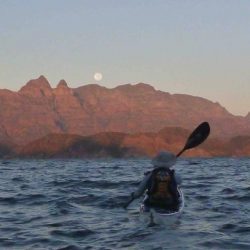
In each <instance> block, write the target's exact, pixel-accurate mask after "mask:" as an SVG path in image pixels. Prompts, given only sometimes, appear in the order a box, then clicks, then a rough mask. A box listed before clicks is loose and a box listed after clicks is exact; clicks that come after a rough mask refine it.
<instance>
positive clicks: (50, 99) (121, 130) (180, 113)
mask: <svg viewBox="0 0 250 250" xmlns="http://www.w3.org/2000/svg"><path fill="white" fill-rule="evenodd" d="M202 121H208V122H209V123H210V126H211V135H210V138H209V140H208V142H207V145H206V147H207V148H206V147H205V146H204V148H203V147H200V149H197V151H196V152H197V153H196V154H198V155H204V156H213V155H234V154H235V155H247V154H250V147H249V145H248V144H249V137H248V135H250V113H248V115H247V116H245V117H243V116H235V115H233V114H231V113H230V112H228V111H227V110H226V109H225V108H224V107H222V106H221V105H220V104H219V103H214V102H212V101H209V100H207V99H205V98H202V97H196V96H191V95H184V94H170V93H167V92H162V91H159V90H155V89H154V88H153V87H152V86H150V85H148V84H144V83H138V84H135V85H131V84H125V85H120V86H118V87H115V88H112V89H108V88H105V87H102V86H99V85H96V84H89V85H85V86H81V87H78V88H70V87H68V85H67V83H66V82H65V81H64V80H61V81H60V82H59V83H58V85H57V87H56V88H52V87H51V86H50V84H49V82H48V80H47V79H46V78H45V77H44V76H40V77H39V78H38V79H33V80H30V81H29V82H28V83H27V84H25V86H23V87H22V88H21V89H20V90H19V91H17V92H14V91H10V90H6V89H4V90H0V152H1V154H2V155H5V154H6V152H9V150H10V151H15V152H16V154H18V155H22V154H23V155H29V154H28V153H27V152H28V151H29V152H30V153H31V151H32V150H35V149H36V148H37V147H38V146H37V145H38V144H39V143H40V145H43V147H45V148H46V147H47V148H51V143H52V141H51V140H52V139H53V141H54V142H55V144H56V145H57V144H58V142H59V141H60V142H61V144H63V145H64V143H65V142H66V141H68V142H69V141H70V143H69V144H67V143H66V144H65V145H66V146H65V147H64V148H63V149H62V150H61V151H60V150H59V151H60V153H59V151H58V152H57V153H55V155H63V153H62V152H64V155H70V153H69V152H71V155H74V153H73V151H74V150H73V149H72V148H71V146H72V147H73V148H75V154H76V155H77V154H78V155H80V154H83V155H88V154H90V153H91V152H89V153H88V152H87V151H88V150H87V149H86V152H85V151H84V150H83V145H85V148H86V143H90V141H92V142H93V141H95V140H97V139H96V138H106V139H105V140H108V139H107V138H110V139H109V140H110V141H109V143H106V144H105V143H104V145H106V146H107V145H108V147H109V148H107V150H108V151H107V152H106V151H105V150H104V149H103V150H102V151H100V152H106V153H103V154H104V155H105V154H111V155H112V154H113V153H112V152H113V151H112V150H114V152H115V150H116V149H115V147H113V146H114V145H115V146H116V147H117V152H116V153H117V155H119V154H120V155H122V156H123V155H125V156H128V155H133V154H135V155H152V154H154V153H155V152H156V151H157V150H160V148H161V144H164V146H162V147H163V148H166V144H169V145H170V144H171V143H172V144H171V147H170V149H172V150H175V149H176V150H177V148H179V146H181V145H180V144H181V143H183V140H184V139H185V138H184V137H185V136H188V133H189V132H190V131H192V130H193V129H194V128H195V127H196V126H197V125H198V124H199V123H201V122H202ZM163 131H165V132H163ZM166 131H168V133H169V135H167V134H166V133H167V132H166ZM176 131H178V132H176ZM180 131H182V132H180ZM184 131H186V132H184ZM162 133H163V134H164V136H163V134H162ZM179 133H180V134H181V135H182V137H181V138H182V139H180V136H179ZM112 138H113V139H114V140H118V141H119V143H115V144H114V143H112ZM159 138H161V139H159ZM170 138H171V140H172V142H171V143H169V142H168V141H167V140H170ZM98 140H99V139H98ZM98 140H97V141H98ZM105 140H104V141H105ZM161 140H162V141H161ZM46 141H47V142H48V143H50V144H48V143H47V144H46V143H45V142H46ZM73 142H74V143H75V142H77V143H78V144H77V145H82V146H81V150H79V148H76V146H74V145H75V144H74V143H73ZM92 142H91V143H92ZM153 142H154V143H153ZM91 143H90V144H91ZM157 143H158V144H157ZM178 143H179V144H178ZM209 143H210V144H209ZM213 143H214V145H216V146H217V152H215V151H216V147H213V146H212V144H213ZM90 144H88V145H90ZM97 144H98V143H97ZM97 144H95V145H97ZM102 144H103V142H102V140H101V145H102ZM156 144H157V145H156ZM243 144H244V145H243ZM32 145H33V146H32ZM44 145H45V146H44ZM56 145H55V148H56V147H57V146H56ZM98 145H99V144H98ZM112 145H113V146H112ZM152 145H154V146H152ZM174 145H175V146H174ZM204 145H205V144H204ZM209 145H210V146H209ZM235 145H237V149H235V150H238V151H237V152H238V153H234V152H236V151H235V150H233V148H234V147H236V146H235ZM92 146H93V145H92ZM99 146H100V145H99ZM99 146H98V147H99ZM219 146H220V147H221V149H219V148H218V147H219ZM101 147H102V146H101ZM110 147H111V148H110ZM112 147H113V148H112ZM143 147H144V148H143ZM153 147H154V149H153ZM209 147H210V151H209V150H208V148H209ZM142 148H143V149H142ZM213 148H214V149H213ZM222 148H223V149H222ZM28 149H29V150H28ZM30 149H32V150H30ZM51 150H52V149H51ZM67 150H68V151H67ZM109 150H111V151H109ZM119 150H120V151H119ZM133 150H134V151H133ZM199 150H203V151H202V152H201V151H199ZM52 151H53V150H52ZM55 151H56V150H55ZM90 151H91V150H90ZM132 151H133V152H134V153H133V152H132ZM205 151H206V152H205ZM220 151H221V154H219V153H218V152H220ZM77 152H78V153H77ZM100 152H99V153H98V150H97V153H96V155H101V154H102V153H100ZM198 152H199V153H198ZM242 152H243V153H242ZM116 153H115V154H116ZM31 155H32V154H31ZM93 155H94V154H93Z"/></svg>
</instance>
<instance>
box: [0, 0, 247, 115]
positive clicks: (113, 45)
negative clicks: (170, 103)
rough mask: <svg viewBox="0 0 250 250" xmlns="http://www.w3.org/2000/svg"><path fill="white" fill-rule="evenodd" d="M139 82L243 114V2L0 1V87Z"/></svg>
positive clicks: (184, 0) (138, 0) (245, 106)
mask: <svg viewBox="0 0 250 250" xmlns="http://www.w3.org/2000/svg"><path fill="white" fill-rule="evenodd" d="M95 72H101V73H102V74H103V79H102V81H100V82H99V84H101V85H104V86H107V87H114V86H117V85H120V84H124V83H137V82H145V83H149V84H151V85H153V86H154V87H155V88H156V89H160V90H163V91H167V92H170V93H172V94H173V93H185V94H191V95H195V96H201V97H204V98H208V99H210V100H212V101H218V102H219V103H220V104H221V105H222V106H224V107H226V108H227V109H228V110H229V111H230V112H232V113H233V114H240V115H245V114H246V113H247V112H249V111H250V1H249V0H214V1H213V0H209V1H208V0H193V1H192V0H67V1H66V0H53V1H52V0H43V1H38V0H29V1H28V0H0V88H8V89H12V90H18V89H19V88H20V87H21V86H22V85H23V84H24V83H26V82H27V81H28V80H30V79H31V78H37V77H38V76H39V75H44V76H45V77H46V78H47V79H48V80H49V81H50V83H51V85H52V86H56V84H57V82H58V81H59V80H60V79H62V78H63V79H65V80H66V81H67V82H68V84H69V86H70V87H77V86H79V85H83V84H88V83H95V80H94V79H93V75H94V73H95Z"/></svg>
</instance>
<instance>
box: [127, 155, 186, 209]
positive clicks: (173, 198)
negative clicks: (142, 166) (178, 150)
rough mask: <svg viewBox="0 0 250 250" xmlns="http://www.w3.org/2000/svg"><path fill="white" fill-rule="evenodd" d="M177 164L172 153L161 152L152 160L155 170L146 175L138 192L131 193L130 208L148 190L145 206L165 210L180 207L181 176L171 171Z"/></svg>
mask: <svg viewBox="0 0 250 250" xmlns="http://www.w3.org/2000/svg"><path fill="white" fill-rule="evenodd" d="M175 162H176V156H175V155H174V154H172V153H170V152H165V151H163V152H160V153H159V154H158V155H157V156H156V157H155V158H153V160H152V164H153V166H154V169H153V170H152V171H148V172H146V173H145V176H144V178H143V180H142V181H141V183H140V185H139V187H138V188H137V190H136V191H135V192H133V193H131V198H130V199H129V201H128V202H127V203H126V205H125V207H127V206H128V204H130V203H131V202H132V201H133V200H134V199H136V198H139V197H140V196H141V195H143V194H144V193H145V191H146V190H147V196H146V198H145V199H144V204H145V205H146V206H147V205H148V206H158V207H164V208H166V207H167V208H170V209H171V208H173V209H174V208H176V206H178V202H179V200H178V198H179V192H178V189H177V185H179V184H180V183H181V178H180V176H177V175H176V174H175V172H174V170H171V169H170V167H172V166H173V165H174V164H175Z"/></svg>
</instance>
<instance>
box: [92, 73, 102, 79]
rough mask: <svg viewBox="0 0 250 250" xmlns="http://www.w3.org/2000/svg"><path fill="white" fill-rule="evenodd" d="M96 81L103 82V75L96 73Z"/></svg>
mask: <svg viewBox="0 0 250 250" xmlns="http://www.w3.org/2000/svg"><path fill="white" fill-rule="evenodd" d="M94 79H95V80H96V81H101V80H102V73H97V72H96V73H95V74H94Z"/></svg>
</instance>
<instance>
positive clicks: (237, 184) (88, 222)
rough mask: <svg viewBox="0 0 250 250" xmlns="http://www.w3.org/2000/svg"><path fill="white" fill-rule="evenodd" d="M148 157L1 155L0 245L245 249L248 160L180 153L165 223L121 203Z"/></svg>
mask: <svg viewBox="0 0 250 250" xmlns="http://www.w3.org/2000/svg"><path fill="white" fill-rule="evenodd" d="M149 169H151V165H150V161H149V160H134V159H133V160H88V161H87V160H8V161H6V160H2V161H0V249H15V250H16V249H73V250H74V249H103V250H104V249H192V250H193V249H250V159H249V158H213V159H200V158H199V159H198V158H191V159H180V160H179V161H178V163H177V165H176V168H175V169H176V171H177V172H178V173H179V174H180V175H181V176H182V179H183V184H182V190H183V192H184V194H185V201H186V204H185V209H184V212H183V214H182V216H181V218H179V219H177V220H176V221H174V222H171V223H169V224H167V225H165V226H164V225H155V226H149V225H147V224H145V223H143V222H142V221H141V220H140V216H139V209H138V207H139V202H140V201H139V200H137V201H136V202H134V203H133V204H132V205H131V207H129V209H128V210H124V209H123V208H122V206H121V205H122V204H123V202H124V201H125V200H126V198H127V197H128V195H129V193H130V192H132V191H134V190H135V189H136V187H137V185H138V183H139V182H140V180H141V179H142V177H143V173H144V172H145V171H147V170H149Z"/></svg>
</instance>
